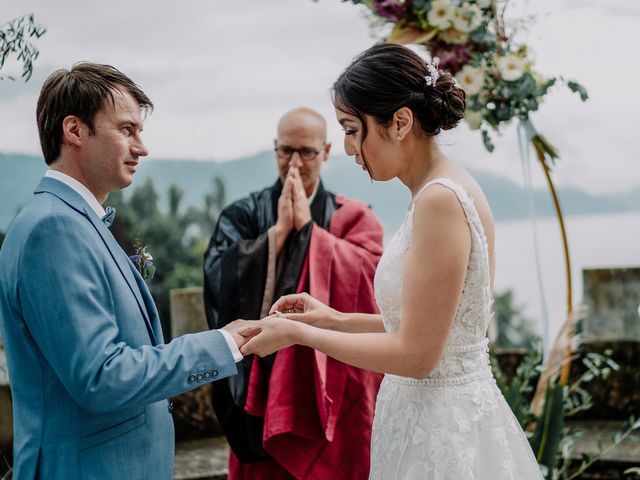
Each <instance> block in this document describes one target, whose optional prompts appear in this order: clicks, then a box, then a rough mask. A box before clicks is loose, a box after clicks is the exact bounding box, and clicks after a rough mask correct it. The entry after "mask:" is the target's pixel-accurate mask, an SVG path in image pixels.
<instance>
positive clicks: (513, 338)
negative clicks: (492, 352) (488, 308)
mask: <svg viewBox="0 0 640 480" xmlns="http://www.w3.org/2000/svg"><path fill="white" fill-rule="evenodd" d="M493 316H494V321H495V322H496V330H497V335H496V338H495V341H494V346H495V347H497V348H500V349H518V348H526V349H531V348H533V346H534V344H535V343H536V342H537V340H538V335H537V334H536V332H535V327H534V323H533V321H531V319H529V318H527V317H525V316H524V315H523V314H522V309H521V307H519V306H516V305H514V298H513V292H512V291H511V290H507V291H504V292H500V293H495V294H494V297H493Z"/></svg>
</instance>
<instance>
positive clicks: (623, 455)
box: [566, 420, 640, 465]
mask: <svg viewBox="0 0 640 480" xmlns="http://www.w3.org/2000/svg"><path fill="white" fill-rule="evenodd" d="M566 425H567V426H570V427H575V428H578V429H580V430H582V435H581V436H580V437H578V438H577V439H576V443H575V446H576V449H575V452H574V454H573V455H572V458H574V459H576V460H577V459H580V456H581V455H582V454H583V453H596V452H597V451H598V442H600V444H601V446H602V449H603V450H604V449H605V448H607V447H608V446H609V445H611V444H612V443H613V440H612V437H613V436H614V435H615V434H616V433H618V432H622V429H623V427H624V422H620V421H608V420H575V421H567V422H566ZM599 462H609V463H629V464H634V465H638V464H639V463H640V441H638V440H634V439H632V438H627V439H626V440H624V441H623V442H622V443H620V445H618V446H617V447H615V448H613V449H611V451H609V452H607V453H606V454H605V455H603V456H602V457H601V458H600V460H599Z"/></svg>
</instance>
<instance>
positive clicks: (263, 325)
mask: <svg viewBox="0 0 640 480" xmlns="http://www.w3.org/2000/svg"><path fill="white" fill-rule="evenodd" d="M301 326H302V325H296V323H295V322H292V321H291V320H288V319H286V318H283V317H280V316H278V315H271V316H269V317H265V318H263V319H262V320H257V321H254V322H251V325H250V326H247V327H245V328H243V329H240V330H239V333H240V335H243V336H245V337H251V339H250V340H249V341H248V342H247V343H245V344H244V345H243V346H242V347H241V348H240V352H241V353H242V355H250V354H255V355H259V356H261V357H265V356H267V355H271V354H272V353H274V352H277V351H278V350H282V349H283V348H287V347H290V346H291V345H293V344H294V343H296V335H295V333H296V332H295V330H296V329H297V328H300V327H301Z"/></svg>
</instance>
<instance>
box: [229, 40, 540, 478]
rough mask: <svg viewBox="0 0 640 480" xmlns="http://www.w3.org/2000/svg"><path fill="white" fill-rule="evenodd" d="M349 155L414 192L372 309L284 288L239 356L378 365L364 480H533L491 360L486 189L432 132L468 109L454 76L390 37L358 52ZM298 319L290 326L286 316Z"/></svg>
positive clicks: (342, 107)
mask: <svg viewBox="0 0 640 480" xmlns="http://www.w3.org/2000/svg"><path fill="white" fill-rule="evenodd" d="M333 102H334V106H335V108H336V115H337V119H338V122H339V123H340V124H341V125H342V127H343V129H344V134H345V140H344V146H345V150H346V152H347V154H348V155H352V156H355V161H356V163H357V164H358V165H360V166H362V168H363V169H364V170H366V171H367V172H368V174H369V175H370V176H371V178H372V179H374V180H381V181H384V180H391V179H393V178H396V177H397V178H399V179H400V180H401V181H402V183H404V184H405V185H406V186H407V188H409V190H410V191H411V195H412V198H411V201H410V203H409V207H408V209H407V212H406V213H405V215H404V220H403V222H402V225H401V226H400V229H399V230H398V232H397V233H396V234H395V236H394V237H393V238H392V240H391V241H390V243H389V244H388V246H387V248H386V250H385V252H384V255H383V257H382V259H381V260H380V263H379V265H378V270H377V272H376V277H375V293H376V300H377V303H378V306H379V309H380V312H381V313H380V314H379V315H374V314H359V313H344V312H338V311H336V310H333V309H331V308H329V307H327V306H325V305H324V304H322V303H321V302H319V301H318V300H316V299H314V298H312V297H310V296H309V295H308V294H304V293H303V294H294V295H287V296H285V297H282V298H280V299H279V300H278V301H277V302H276V303H275V304H274V305H273V307H272V309H271V313H272V315H271V316H270V317H267V318H265V319H263V320H260V321H257V322H251V324H250V326H248V327H246V328H245V329H244V332H243V334H244V335H246V336H251V335H255V336H254V337H253V338H252V339H251V340H250V341H249V342H248V343H247V344H246V345H244V347H243V348H242V353H243V354H245V355H246V354H252V353H254V354H258V355H260V356H264V355H268V354H270V353H272V352H274V351H276V350H280V349H282V348H286V347H288V346H290V345H292V344H301V345H306V346H309V347H311V348H315V349H317V350H319V351H322V352H324V353H326V354H327V355H330V356H332V357H334V358H336V359H338V360H340V361H342V362H346V363H349V364H351V365H354V366H357V367H360V368H364V369H368V370H373V371H376V372H383V373H385V374H386V375H385V378H384V381H383V382H382V385H381V387H380V392H379V394H378V398H377V403H376V411H375V418H374V424H373V434H372V448H371V472H370V479H372V480H373V479H375V480H377V479H385V480H395V479H421V480H422V479H433V480H436V479H451V480H462V479H464V480H471V479H475V480H484V479H486V480H502V479H514V480H516V479H517V480H527V479H542V475H541V473H540V470H539V468H538V465H537V463H536V460H535V458H534V456H533V453H532V451H531V448H530V447H529V444H528V442H527V439H526V437H525V435H524V433H523V431H522V430H521V428H520V426H519V424H518V422H517V421H516V419H515V417H514V415H513V414H512V412H511V410H510V408H509V406H508V405H507V403H506V401H505V400H504V398H503V397H502V395H501V393H500V391H499V389H498V387H497V386H496V383H495V380H494V378H493V376H492V373H491V369H490V367H489V357H488V340H487V337H486V333H487V326H488V322H489V317H490V315H491V313H490V310H491V298H492V295H491V289H492V284H493V274H494V265H495V261H494V260H495V258H494V243H495V231H494V225H493V220H492V216H491V211H490V209H489V205H488V203H487V200H486V198H485V196H484V194H483V193H482V190H481V189H480V187H479V186H478V184H477V183H476V182H475V181H474V179H473V178H472V177H471V176H470V175H469V173H467V172H466V171H465V170H464V169H463V168H462V167H461V166H459V165H457V164H456V163H454V162H453V161H451V160H450V159H449V158H447V157H446V156H445V155H444V153H442V152H441V151H440V149H439V148H438V145H437V143H436V142H435V137H436V136H437V135H438V133H439V132H440V131H441V130H448V129H451V128H453V127H455V126H456V125H457V124H458V122H459V121H460V120H461V119H462V117H463V115H464V110H465V95H464V92H463V91H462V90H461V89H460V88H458V87H456V86H455V84H454V81H453V78H452V77H451V76H450V75H449V74H446V73H443V72H439V71H438V70H437V69H436V68H435V67H434V66H433V65H430V64H427V63H425V62H424V61H423V60H422V59H421V58H420V57H419V56H418V55H417V54H415V53H414V52H412V51H411V50H409V49H407V48H405V47H402V46H399V45H390V44H385V45H377V46H374V47H372V48H370V49H368V50H366V51H365V52H364V53H362V54H361V55H360V56H358V57H357V58H356V59H355V60H354V61H353V62H352V63H351V64H350V65H349V66H348V67H347V69H346V70H345V71H344V72H343V73H342V74H341V75H340V77H339V78H338V79H337V81H336V82H335V84H334V86H333ZM291 320H295V321H291Z"/></svg>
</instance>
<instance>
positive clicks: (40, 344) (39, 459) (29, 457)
mask: <svg viewBox="0 0 640 480" xmlns="http://www.w3.org/2000/svg"><path fill="white" fill-rule="evenodd" d="M152 107H153V105H152V103H151V101H150V100H149V98H147V96H146V95H145V94H144V93H143V92H142V90H140V88H139V87H138V86H136V85H135V84H134V83H133V82H132V81H131V80H130V79H129V78H128V77H126V76H125V75H123V74H122V73H121V72H119V71H118V70H116V69H115V68H113V67H110V66H107V65H97V64H91V63H81V64H77V65H75V66H74V67H73V68H72V69H71V71H67V70H58V71H56V72H55V73H53V74H52V75H51V76H50V77H49V78H48V79H47V80H46V81H45V83H44V85H43V87H42V90H41V92H40V98H39V99H38V107H37V122H38V130H39V134H40V142H41V145H42V151H43V154H44V158H45V161H46V163H47V165H49V167H50V169H49V170H48V171H47V173H46V174H45V177H44V178H43V179H42V181H41V182H40V184H39V185H38V187H37V189H36V191H35V195H34V196H33V198H32V199H31V201H30V202H29V203H27V204H26V205H25V207H24V208H23V209H22V211H21V212H20V214H19V215H18V216H17V218H16V219H15V220H14V222H13V224H12V226H11V228H10V229H9V231H8V233H7V236H6V238H5V241H4V244H3V246H2V250H1V251H0V327H1V330H2V335H3V337H4V343H5V348H6V351H7V356H8V364H9V373H10V383H11V390H12V394H13V408H14V477H13V478H14V479H17V480H23V479H34V478H43V479H77V478H82V479H85V480H86V479H101V480H104V479H131V480H133V479H135V480H140V479H149V480H157V479H160V480H163V479H166V480H168V479H171V478H172V474H173V472H172V470H173V456H174V434H173V422H172V418H171V413H170V412H171V405H170V404H169V403H168V401H167V400H166V399H167V398H169V397H172V396H174V395H177V394H179V393H182V392H184V391H187V390H191V389H193V388H196V387H198V386H199V385H202V384H204V383H208V382H212V381H214V380H219V379H221V378H225V377H228V376H230V375H235V374H236V372H237V370H236V362H237V361H239V360H241V359H242V356H241V355H240V352H239V350H238V347H239V346H241V345H242V344H243V343H244V340H243V338H242V337H241V336H240V335H238V334H237V332H236V331H237V329H238V328H239V327H240V326H241V325H242V322H234V323H231V324H229V325H228V326H227V327H225V329H224V330H212V331H207V332H202V333H198V334H193V335H185V336H183V337H179V338H176V339H174V340H173V341H172V342H170V343H168V344H165V343H164V340H163V338H162V331H161V329H160V321H159V319H158V313H157V311H156V308H155V305H154V303H153V299H152V298H151V295H150V293H149V290H148V289H147V287H146V285H145V283H144V281H143V279H142V277H141V276H140V275H139V274H138V272H137V270H136V269H135V268H134V266H133V264H132V263H131V262H130V261H129V259H128V258H127V255H126V254H125V253H124V252H123V251H122V249H121V248H120V247H119V246H118V245H117V243H116V241H115V240H114V238H113V236H112V235H111V233H110V231H109V229H108V226H109V225H110V223H111V221H112V219H113V214H112V212H109V213H106V212H105V210H104V209H103V207H102V204H103V203H104V202H105V201H106V200H107V196H108V195H109V193H110V192H112V191H115V190H120V189H122V188H125V187H127V186H128V185H130V184H131V182H132V179H133V175H134V173H135V171H136V168H137V165H138V162H139V159H140V157H144V156H145V155H147V153H148V152H147V150H146V148H145V146H144V144H143V143H142V139H141V137H140V134H141V131H142V116H141V111H146V110H150V109H152ZM105 213H106V215H105Z"/></svg>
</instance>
